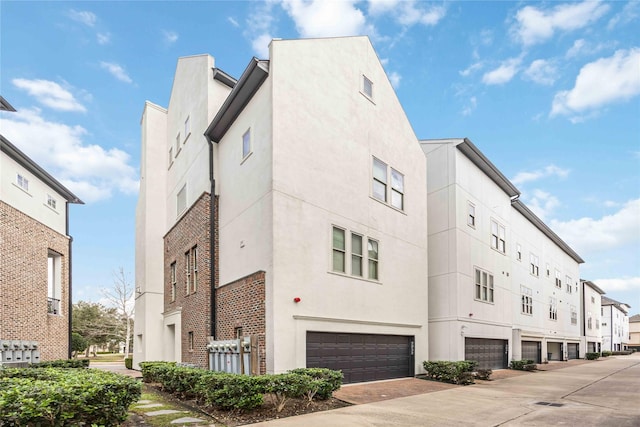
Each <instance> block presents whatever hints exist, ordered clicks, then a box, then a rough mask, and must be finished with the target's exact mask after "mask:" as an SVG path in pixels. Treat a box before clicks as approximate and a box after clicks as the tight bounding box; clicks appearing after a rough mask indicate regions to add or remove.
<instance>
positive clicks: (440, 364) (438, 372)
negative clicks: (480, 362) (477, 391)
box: [422, 360, 477, 385]
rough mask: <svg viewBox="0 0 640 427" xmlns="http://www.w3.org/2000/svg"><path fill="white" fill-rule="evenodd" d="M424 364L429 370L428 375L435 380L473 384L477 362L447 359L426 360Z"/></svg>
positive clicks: (426, 369)
mask: <svg viewBox="0 0 640 427" xmlns="http://www.w3.org/2000/svg"><path fill="white" fill-rule="evenodd" d="M422 366H423V367H424V369H425V371H427V377H428V378H429V379H432V380H435V381H442V382H446V383H451V384H461V385H467V384H473V383H474V380H473V370H474V369H475V367H476V366H477V362H474V361H470V360H462V361H457V362H449V361H445V360H436V361H424V362H422Z"/></svg>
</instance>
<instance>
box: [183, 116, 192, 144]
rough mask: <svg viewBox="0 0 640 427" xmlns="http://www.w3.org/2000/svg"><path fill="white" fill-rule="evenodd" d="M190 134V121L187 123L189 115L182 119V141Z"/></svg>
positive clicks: (185, 140)
mask: <svg viewBox="0 0 640 427" xmlns="http://www.w3.org/2000/svg"><path fill="white" fill-rule="evenodd" d="M189 135H191V123H189V116H187V119H186V120H185V121H184V142H187V138H189Z"/></svg>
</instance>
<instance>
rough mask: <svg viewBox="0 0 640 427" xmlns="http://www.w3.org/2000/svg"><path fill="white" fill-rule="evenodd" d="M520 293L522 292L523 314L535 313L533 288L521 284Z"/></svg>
mask: <svg viewBox="0 0 640 427" xmlns="http://www.w3.org/2000/svg"><path fill="white" fill-rule="evenodd" d="M520 294H521V300H522V304H521V311H522V314H529V315H532V314H533V293H532V291H531V288H527V287H526V286H522V285H520Z"/></svg>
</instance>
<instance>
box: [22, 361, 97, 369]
mask: <svg viewBox="0 0 640 427" xmlns="http://www.w3.org/2000/svg"><path fill="white" fill-rule="evenodd" d="M29 367H30V368H77V369H80V368H88V367H89V359H60V360H50V361H48V362H40V363H32V364H31V365H29Z"/></svg>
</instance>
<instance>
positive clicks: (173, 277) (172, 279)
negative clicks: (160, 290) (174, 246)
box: [169, 261, 177, 302]
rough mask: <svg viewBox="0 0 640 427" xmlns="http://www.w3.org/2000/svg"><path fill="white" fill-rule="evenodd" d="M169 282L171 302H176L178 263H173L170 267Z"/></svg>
mask: <svg viewBox="0 0 640 427" xmlns="http://www.w3.org/2000/svg"><path fill="white" fill-rule="evenodd" d="M169 281H170V282H171V302H174V301H175V300H176V290H177V289H176V288H177V283H176V262H175V261H174V262H172V263H171V265H170V266H169Z"/></svg>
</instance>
